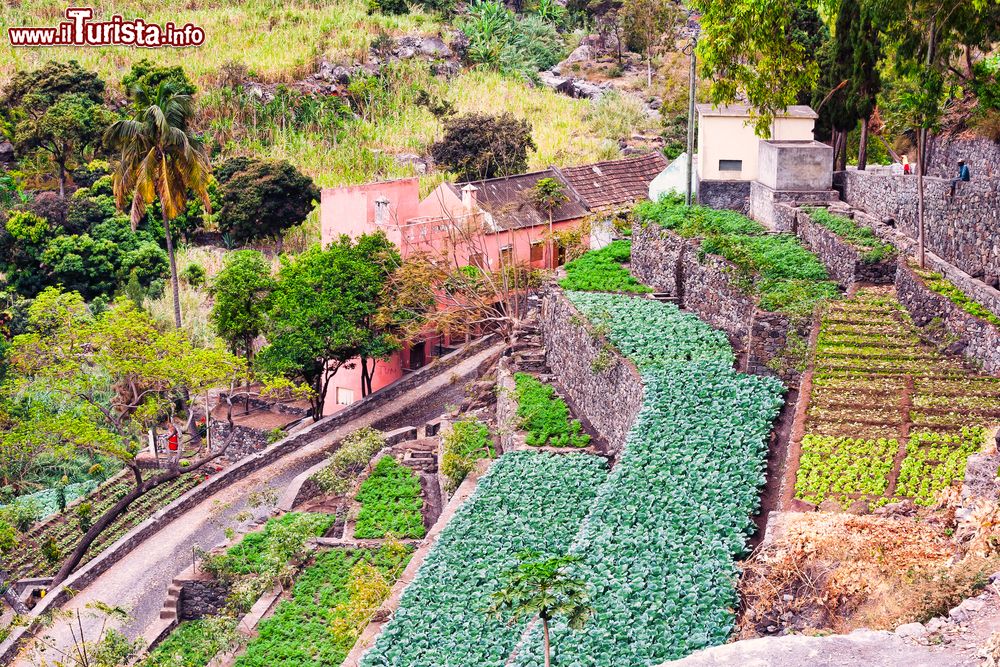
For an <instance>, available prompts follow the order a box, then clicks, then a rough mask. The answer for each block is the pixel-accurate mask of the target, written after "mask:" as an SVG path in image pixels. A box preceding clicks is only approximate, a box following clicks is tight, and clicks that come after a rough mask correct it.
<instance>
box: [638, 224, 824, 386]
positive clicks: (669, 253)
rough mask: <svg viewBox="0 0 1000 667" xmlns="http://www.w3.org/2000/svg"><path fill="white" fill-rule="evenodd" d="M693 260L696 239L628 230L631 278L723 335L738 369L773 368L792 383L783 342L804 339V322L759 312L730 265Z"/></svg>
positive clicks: (791, 363) (642, 228) (653, 229)
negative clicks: (737, 359) (673, 300)
mask: <svg viewBox="0 0 1000 667" xmlns="http://www.w3.org/2000/svg"><path fill="white" fill-rule="evenodd" d="M699 255H700V252H699V241H698V240H697V239H685V238H683V237H681V236H679V235H678V234H675V233H674V232H672V231H670V230H667V229H663V228H662V227H659V226H658V225H656V224H655V223H652V224H646V225H644V224H641V223H637V224H635V225H633V229H632V261H631V270H632V273H633V274H634V275H635V276H636V278H638V279H639V280H640V281H641V282H643V283H645V284H647V285H649V286H651V287H653V289H655V290H657V291H658V292H664V293H666V294H668V295H671V296H675V297H677V299H678V304H679V305H680V306H681V307H683V308H684V309H685V310H689V311H691V312H693V313H695V314H696V315H698V317H700V318H701V319H702V320H704V321H705V322H707V323H709V324H711V325H712V326H713V327H715V328H716V329H720V330H722V331H724V332H725V333H726V335H727V336H728V337H729V341H730V342H731V343H732V345H733V347H734V348H735V349H736V351H737V355H738V356H739V357H740V358H741V360H742V361H741V369H742V370H745V371H747V372H748V373H757V374H763V375H774V374H776V373H775V368H779V369H780V370H779V371H778V372H777V374H778V375H780V376H781V377H782V379H784V380H787V381H789V382H791V383H796V382H797V381H798V377H799V375H800V373H801V371H800V370H798V369H797V368H795V366H798V365H799V364H798V362H797V361H796V360H794V359H792V358H789V357H788V352H789V343H794V340H792V338H794V336H798V337H800V338H805V337H807V336H808V323H805V322H803V323H793V322H791V321H790V320H789V318H788V317H786V316H785V315H782V314H781V313H771V312H767V311H764V310H761V309H759V308H758V307H757V303H756V300H755V299H754V297H753V296H751V295H750V294H748V293H747V292H746V290H745V283H746V281H747V280H748V278H746V277H744V276H742V275H741V273H740V270H739V269H738V268H737V267H736V266H735V265H734V264H732V263H731V262H729V261H727V260H725V259H723V258H722V257H718V256H715V255H705V256H704V257H699ZM793 331H794V336H793V334H792V332H793ZM772 367H774V368H772Z"/></svg>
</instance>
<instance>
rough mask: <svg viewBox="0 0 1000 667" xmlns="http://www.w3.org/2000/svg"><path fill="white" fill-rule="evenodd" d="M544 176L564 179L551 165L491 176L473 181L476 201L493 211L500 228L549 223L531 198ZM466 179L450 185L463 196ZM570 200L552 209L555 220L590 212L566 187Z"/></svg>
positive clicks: (488, 210) (493, 217) (491, 214)
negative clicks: (503, 175)
mask: <svg viewBox="0 0 1000 667" xmlns="http://www.w3.org/2000/svg"><path fill="white" fill-rule="evenodd" d="M543 178H554V179H555V180H557V181H562V179H561V178H559V175H558V174H557V173H556V172H555V171H553V170H552V169H546V170H544V171H536V172H532V173H529V174H518V175H516V176H505V177H502V178H490V179H487V180H485V181H472V182H471V183H472V185H474V186H475V187H476V188H477V191H476V203H477V204H478V205H479V207H480V208H482V209H483V210H484V211H486V212H487V213H489V214H490V217H491V218H492V219H493V224H494V225H496V227H498V228H499V229H503V230H508V229H521V228H524V227H535V226H537V225H547V224H549V216H548V213H545V212H542V211H540V210H539V209H538V208H536V206H535V204H534V203H533V202H532V201H531V190H532V188H534V187H535V184H536V183H538V181H540V180H542V179H543ZM465 185H466V184H465V183H459V184H452V185H451V186H450V187H451V188H452V190H454V192H455V194H456V195H457V196H458V197H461V196H462V188H463V187H464V186H465ZM565 194H566V196H567V197H568V198H569V200H568V201H566V202H564V203H563V204H561V205H560V206H559V207H558V208H556V209H555V210H554V211H553V212H552V222H565V221H566V220H576V219H578V218H582V217H584V216H585V215H587V208H586V206H584V205H583V203H582V202H580V200H579V198H578V197H577V196H576V195H575V194H574V193H573V192H572V190H571V189H567V191H566V192H565Z"/></svg>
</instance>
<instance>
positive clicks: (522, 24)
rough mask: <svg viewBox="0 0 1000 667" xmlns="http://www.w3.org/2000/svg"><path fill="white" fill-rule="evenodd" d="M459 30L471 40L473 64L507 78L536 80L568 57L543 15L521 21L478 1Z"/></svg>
mask: <svg viewBox="0 0 1000 667" xmlns="http://www.w3.org/2000/svg"><path fill="white" fill-rule="evenodd" d="M547 13H548V14H549V15H551V14H552V13H553V12H552V11H549V12H547ZM458 27H459V29H460V30H462V32H464V33H465V36H466V37H468V39H469V47H468V52H467V57H468V59H469V61H470V62H472V63H475V64H479V65H484V66H487V67H490V68H493V69H496V70H498V71H499V72H501V73H503V74H517V75H520V76H523V77H526V78H528V79H532V80H533V79H536V78H537V74H538V72H539V71H541V70H544V69H549V68H551V67H552V66H553V65H555V64H556V63H558V62H559V61H560V60H562V56H563V53H564V46H563V42H562V39H561V38H560V36H559V33H558V32H557V31H556V27H555V25H553V24H552V23H550V22H549V21H547V20H546V19H545V18H544V17H543V15H542V14H531V15H527V16H521V17H519V16H517V15H516V14H514V12H512V11H511V10H509V9H507V7H506V6H505V5H504V4H503V3H502V2H496V1H494V0H475V2H473V3H472V4H471V5H470V6H469V9H468V15H467V16H466V17H465V18H464V19H462V20H461V21H460V22H459V24H458Z"/></svg>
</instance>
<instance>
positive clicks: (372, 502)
mask: <svg viewBox="0 0 1000 667" xmlns="http://www.w3.org/2000/svg"><path fill="white" fill-rule="evenodd" d="M357 500H358V501H359V502H360V503H361V513H360V514H359V515H358V521H357V524H356V525H355V527H354V536H355V537H357V538H359V539H369V538H381V537H386V536H392V537H396V538H400V539H405V538H417V539H419V538H421V537H423V536H424V535H426V534H427V529H426V528H424V517H423V514H422V512H421V509H422V508H423V506H424V501H423V498H421V496H420V478H419V477H418V476H417V475H416V474H415V473H414V472H413V471H412V470H410V469H409V468H407V467H406V466H404V465H401V464H400V463H399V462H398V461H396V459H395V458H393V457H392V456H391V455H387V456H384V457H382V459H381V460H380V461H379V462H378V463H377V464H376V465H375V468H374V470H372V472H371V474H370V475H368V478H367V479H365V481H364V482H363V483H362V484H361V489H360V490H359V491H358V495H357Z"/></svg>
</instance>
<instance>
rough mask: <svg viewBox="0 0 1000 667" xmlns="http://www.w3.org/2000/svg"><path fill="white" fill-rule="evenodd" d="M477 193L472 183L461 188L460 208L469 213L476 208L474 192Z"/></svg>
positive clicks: (477, 189)
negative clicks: (462, 207)
mask: <svg viewBox="0 0 1000 667" xmlns="http://www.w3.org/2000/svg"><path fill="white" fill-rule="evenodd" d="M478 191H479V188H477V187H476V186H475V185H473V184H472V183H469V184H468V185H466V186H465V187H464V188H462V206H464V207H465V208H466V210H468V211H469V212H470V213H471V212H472V211H473V209H475V208H476V192H478Z"/></svg>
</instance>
